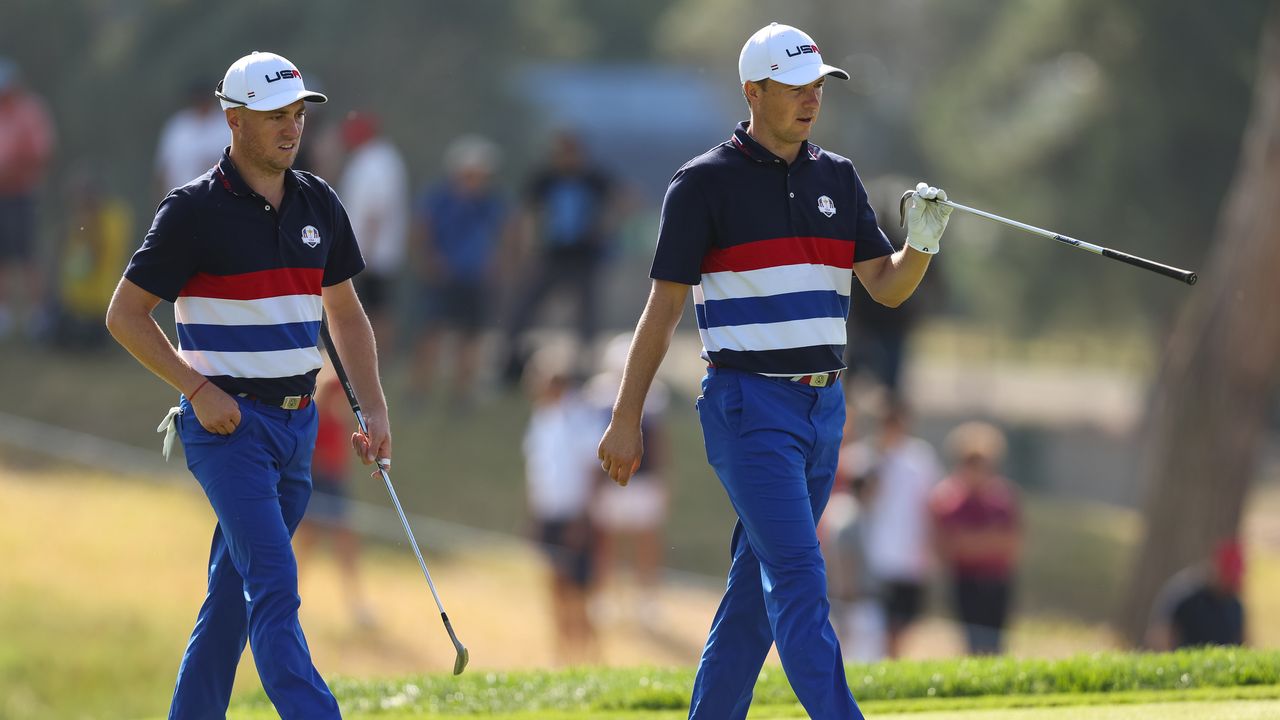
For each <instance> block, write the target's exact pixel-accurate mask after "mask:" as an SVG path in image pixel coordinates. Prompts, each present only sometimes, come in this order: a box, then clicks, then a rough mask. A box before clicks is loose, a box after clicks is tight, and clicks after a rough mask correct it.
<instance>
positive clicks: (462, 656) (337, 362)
mask: <svg viewBox="0 0 1280 720" xmlns="http://www.w3.org/2000/svg"><path fill="white" fill-rule="evenodd" d="M320 337H321V338H322V339H323V340H324V347H325V350H326V351H328V353H329V359H330V360H332V361H333V369H334V371H335V372H337V373H338V380H339V382H341V383H342V389H343V390H344V391H345V392H346V393H347V402H349V403H351V411H352V412H353V413H355V415H356V422H358V423H359V424H360V432H362V433H364V434H366V435H368V434H369V427H368V426H367V425H365V422H364V413H362V412H360V402H359V401H358V400H357V399H356V392H355V390H354V389H352V387H351V381H350V380H348V379H347V371H346V370H344V369H343V367H342V360H341V359H339V358H338V348H337V346H336V345H334V344H333V337H332V336H330V335H329V323H328V321H326V320H324V319H321V320H320ZM390 464H391V461H390V460H386V459H384V458H379V459H378V472H379V473H381V474H382V481H383V482H384V483H386V484H387V492H388V493H389V494H390V495H391V502H392V504H394V505H395V506H396V512H397V513H399V515H400V522H401V524H403V525H404V533H405V535H408V536H409V544H410V545H411V546H413V554H414V555H417V556H418V566H419V567H421V568H422V575H423V577H425V578H426V579H427V587H429V588H431V597H433V598H435V600H436V607H437V608H439V609H440V619H441V620H443V621H444V629H445V630H446V631H448V633H449V639H450V640H452V641H453V649H454V651H455V652H456V653H457V656H456V657H454V659H453V674H454V675H461V674H462V671H463V670H465V669H466V667H467V663H468V662H470V661H471V653H469V652H467V647H466V646H465V645H463V644H462V643H461V642H460V641H459V640H458V635H457V633H455V632H454V631H453V624H452V623H450V622H449V614H448V613H446V612H445V611H444V603H442V602H440V593H438V592H436V584H435V583H433V582H431V573H430V572H428V571H427V562H426V561H425V560H423V559H422V551H421V550H419V549H418V541H417V540H416V539H414V537H413V529H412V528H410V527H409V518H407V517H405V514H404V508H402V507H400V498H398V497H396V489H395V488H394V487H392V485H391V475H390V474H388V473H387V466H388V465H390Z"/></svg>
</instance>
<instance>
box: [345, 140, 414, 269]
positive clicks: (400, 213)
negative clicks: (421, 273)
mask: <svg viewBox="0 0 1280 720" xmlns="http://www.w3.org/2000/svg"><path fill="white" fill-rule="evenodd" d="M338 194H339V196H340V197H341V198H342V205H343V206H344V207H345V208H346V209H347V215H348V216H349V217H350V218H351V227H352V229H354V230H355V232H356V242H358V243H359V244H360V252H361V254H362V255H364V261H365V264H366V266H367V267H368V269H369V271H370V272H372V273H374V274H375V275H393V274H396V273H398V272H399V271H400V270H401V269H403V265H404V260H405V251H406V243H407V242H408V238H407V236H408V234H409V172H408V170H407V169H406V168H405V164H404V158H402V157H401V156H400V151H399V150H396V148H395V146H394V145H392V144H391V143H390V142H388V141H387V140H386V139H384V138H374V139H373V140H370V141H369V142H366V143H364V144H363V145H361V146H360V147H358V148H356V150H355V151H354V152H352V153H351V157H349V158H348V159H347V167H346V170H344V171H343V173H342V182H341V183H340V187H339V190H338Z"/></svg>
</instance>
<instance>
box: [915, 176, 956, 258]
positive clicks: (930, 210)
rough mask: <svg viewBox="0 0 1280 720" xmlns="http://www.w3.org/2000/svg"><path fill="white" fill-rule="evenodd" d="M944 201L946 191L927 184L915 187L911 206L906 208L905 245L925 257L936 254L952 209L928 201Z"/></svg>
mask: <svg viewBox="0 0 1280 720" xmlns="http://www.w3.org/2000/svg"><path fill="white" fill-rule="evenodd" d="M946 199H947V191H946V190H942V189H940V188H936V187H930V186H929V184H928V183H920V184H919V185H916V191H915V194H913V195H912V196H911V204H910V205H908V206H907V245H910V246H911V247H913V248H915V249H916V250H919V251H920V252H922V253H925V254H927V255H933V254H936V253H937V252H938V245H939V242H940V241H941V240H942V231H943V230H946V229H947V219H948V218H950V217H951V210H952V209H953V208H951V207H949V206H947V205H941V204H939V203H936V202H928V201H929V200H946Z"/></svg>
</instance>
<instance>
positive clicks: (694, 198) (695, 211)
mask: <svg viewBox="0 0 1280 720" xmlns="http://www.w3.org/2000/svg"><path fill="white" fill-rule="evenodd" d="M714 237H715V228H714V226H713V224H712V222H711V208H710V207H709V206H708V204H707V201H706V197H705V195H704V194H703V192H702V190H701V188H700V187H699V184H698V182H697V178H696V176H694V175H692V174H690V173H689V170H688V169H687V168H682V169H681V170H680V172H678V173H676V176H675V177H674V178H672V179H671V184H670V185H669V186H667V195H666V197H665V198H664V199H663V201H662V219H661V221H660V222H659V224H658V248H657V250H656V251H655V252H654V255H653V266H652V267H651V268H650V270H649V277H651V278H653V279H655V280H669V281H671V282H678V283H684V284H685V285H698V284H700V283H701V282H702V258H703V257H704V256H705V255H706V254H707V251H708V250H709V249H710V248H711V244H712V241H713V239H714Z"/></svg>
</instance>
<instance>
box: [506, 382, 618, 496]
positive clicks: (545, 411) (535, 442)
mask: <svg viewBox="0 0 1280 720" xmlns="http://www.w3.org/2000/svg"><path fill="white" fill-rule="evenodd" d="M603 420H604V418H603V417H602V416H601V415H600V413H599V412H598V411H596V409H595V408H593V407H591V406H590V405H588V404H586V403H584V402H582V401H581V399H580V398H579V397H578V396H577V395H575V394H572V393H570V394H567V395H565V396H564V397H563V398H562V399H561V400H560V402H558V403H555V404H554V405H541V406H537V407H535V408H534V409H533V414H532V415H531V416H530V417H529V426H528V428H527V429H526V430H525V435H524V461H525V479H526V482H527V483H528V490H529V511H530V513H531V514H532V515H533V516H534V517H535V518H537V519H538V520H571V519H574V518H578V517H580V516H582V515H583V514H584V513H585V512H586V511H587V506H588V504H589V503H590V501H591V491H592V488H593V486H594V485H595V484H596V483H597V482H598V481H599V478H600V462H599V460H598V459H597V458H596V438H598V437H599V436H600V434H601V433H603V432H604V422H603Z"/></svg>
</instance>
